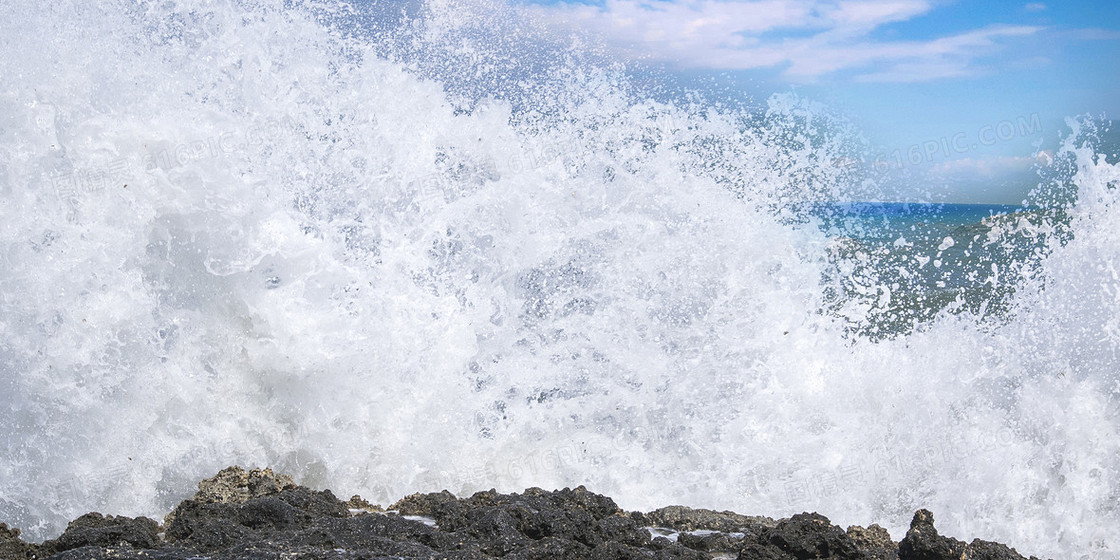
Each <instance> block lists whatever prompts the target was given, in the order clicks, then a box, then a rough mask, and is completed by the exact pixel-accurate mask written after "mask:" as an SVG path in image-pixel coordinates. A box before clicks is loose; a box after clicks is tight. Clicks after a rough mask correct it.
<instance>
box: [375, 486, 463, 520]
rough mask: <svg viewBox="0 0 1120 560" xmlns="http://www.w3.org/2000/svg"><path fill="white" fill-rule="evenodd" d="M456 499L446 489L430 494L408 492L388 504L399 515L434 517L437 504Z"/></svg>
mask: <svg viewBox="0 0 1120 560" xmlns="http://www.w3.org/2000/svg"><path fill="white" fill-rule="evenodd" d="M456 500H458V498H456V497H455V495H454V494H452V493H451V492H448V491H447V490H444V491H443V492H432V493H430V494H410V495H408V496H405V497H404V498H401V499H400V500H398V501H397V503H395V504H393V505H391V506H389V510H390V511H397V512H400V514H401V515H424V516H427V517H435V510H436V507H437V506H440V505H443V504H446V503H448V502H454V501H456Z"/></svg>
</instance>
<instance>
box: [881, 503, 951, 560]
mask: <svg viewBox="0 0 1120 560" xmlns="http://www.w3.org/2000/svg"><path fill="white" fill-rule="evenodd" d="M964 551H965V545H964V543H962V542H961V541H958V540H957V539H954V538H950V537H942V536H941V535H938V534H937V529H934V527H933V513H931V512H930V511H929V510H924V509H920V510H918V511H917V512H915V513H914V519H913V520H912V521H910V530H909V531H907V532H906V538H904V539H902V542H900V543H898V557H899V560H943V559H944V560H948V559H952V560H960V559H961V557H962V556H963V555H964Z"/></svg>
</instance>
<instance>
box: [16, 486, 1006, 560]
mask: <svg viewBox="0 0 1120 560" xmlns="http://www.w3.org/2000/svg"><path fill="white" fill-rule="evenodd" d="M379 509H380V508H379V506H374V505H371V504H369V503H368V502H366V501H365V500H363V499H361V498H360V497H358V496H355V497H353V498H351V499H350V500H349V501H346V502H343V501H341V500H339V499H337V498H336V497H335V496H334V494H332V493H331V492H330V491H329V490H324V491H315V490H311V489H309V488H305V487H302V486H296V485H295V484H294V483H292V480H291V479H290V478H288V477H285V476H281V475H276V474H275V473H273V472H272V471H270V470H268V469H265V470H252V471H244V470H242V469H240V468H236V467H231V468H229V469H225V470H223V471H222V472H220V473H218V476H216V477H214V478H211V479H208V480H205V481H203V482H202V483H200V484H199V491H198V493H197V494H195V496H194V497H193V498H191V499H189V500H186V501H184V502H182V503H181V504H179V505H178V506H177V507H176V508H175V510H174V511H173V512H172V513H171V514H169V515H168V516H167V518H166V520H165V522H164V525H163V526H162V527H160V526H159V525H157V524H156V522H155V521H152V520H151V519H147V518H144V517H139V518H135V519H133V518H128V517H111V516H110V517H105V516H102V515H101V514H99V513H90V514H86V515H83V516H82V517H80V518H78V519H76V520H74V521H73V522H72V523H70V525H69V526H68V527H67V528H66V531H65V532H64V533H63V534H62V535H61V536H59V537H58V538H57V539H54V540H51V541H47V542H44V543H43V544H41V545H34V544H28V543H25V542H23V541H22V540H20V538H19V531H18V530H13V529H9V528H8V527H7V526H6V525H3V524H0V560H3V559H20V560H24V559H31V558H51V559H53V560H84V559H110V558H112V559H141V558H146V559H161V560H187V559H198V558H207V559H210V560H257V559H260V560H264V559H269V560H271V559H280V558H285V559H288V558H293V559H307V560H311V559H336V558H337V559H344V558H345V559H357V558H362V559H381V558H417V559H419V558H424V559H428V558H445V559H460V560H482V559H486V558H506V559H509V560H519V559H529V558H533V559H538V558H540V559H603V560H606V559H634V560H638V559H697V560H699V559H705V558H740V559H743V560H802V559H811V558H812V559H818V558H819V559H834V560H896V559H897V560H912V559H913V560H918V559H921V560H927V559H930V560H962V559H965V560H1020V559H1022V556H1019V554H1018V553H1016V552H1015V551H1014V550H1012V549H1010V548H1008V547H1006V546H1004V545H1001V544H998V543H990V542H985V541H981V540H975V541H973V542H972V543H971V544H964V543H962V542H960V541H957V540H955V539H950V538H946V537H941V536H940V535H938V534H937V531H936V530H935V529H934V528H933V515H932V514H930V513H929V512H928V511H925V510H920V511H918V513H917V514H916V515H915V517H914V522H913V523H912V524H911V528H910V531H909V532H908V533H907V535H906V538H905V539H904V540H903V541H902V543H900V544H896V543H894V542H893V541H891V539H890V535H889V534H888V533H887V532H886V531H885V530H884V529H883V528H882V527H879V526H878V525H872V526H870V527H868V528H866V529H864V528H862V527H849V528H848V530H847V531H844V530H842V529H841V528H839V527H837V526H835V525H832V524H831V523H830V522H829V520H828V518H826V517H824V516H822V515H819V514H816V513H802V514H798V515H794V516H793V517H791V518H789V519H781V520H777V521H775V520H773V519H770V518H768V517H750V516H744V515H739V514H736V513H732V512H715V511H711V510H701V509H690V508H684V507H668V508H662V509H659V510H656V511H653V512H650V513H637V512H635V513H627V512H624V511H622V510H621V509H620V508H619V507H618V506H617V505H616V504H615V502H614V500H612V499H610V498H608V497H606V496H602V495H599V494H595V493H593V492H590V491H588V490H587V489H586V488H583V487H582V486H581V487H578V488H575V489H568V488H565V489H563V490H557V491H552V492H548V491H545V490H541V489H539V488H530V489H528V490H526V491H525V492H523V493H520V494H500V493H498V492H496V491H494V490H490V491H487V492H478V493H476V494H474V495H473V496H471V497H469V498H457V497H455V496H453V495H451V494H450V493H448V492H446V491H444V492H439V493H431V494H413V495H411V496H408V497H406V498H404V499H402V500H400V501H399V502H397V503H396V504H394V505H392V506H390V508H389V509H390V511H389V512H388V513H381V512H380V511H378V510H379ZM355 512H356V513H355ZM414 515H415V516H423V517H426V518H429V519H430V520H429V522H428V523H425V522H421V521H417V520H413V519H407V518H405V517H404V516H414ZM432 521H434V523H435V525H434V526H433V525H431V522H432ZM655 527H656V528H659V531H658V532H659V534H663V535H668V536H669V538H666V537H665V536H658V537H656V538H651V532H650V530H649V529H651V528H655ZM674 531H677V532H674Z"/></svg>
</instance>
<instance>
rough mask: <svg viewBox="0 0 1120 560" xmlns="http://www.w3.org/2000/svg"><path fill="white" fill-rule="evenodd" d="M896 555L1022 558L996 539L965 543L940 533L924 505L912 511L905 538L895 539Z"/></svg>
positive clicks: (911, 558)
mask: <svg viewBox="0 0 1120 560" xmlns="http://www.w3.org/2000/svg"><path fill="white" fill-rule="evenodd" d="M898 557H899V559H900V560H960V559H961V558H966V559H968V560H1026V559H1025V558H1023V556H1021V555H1020V554H1019V553H1018V552H1016V551H1015V549H1013V548H1009V547H1007V546H1005V545H1002V544H999V543H993V542H988V541H982V540H980V539H975V540H973V541H972V543H971V544H965V543H963V542H961V541H959V540H957V539H954V538H951V537H942V536H941V535H939V534H937V529H935V528H934V527H933V514H932V513H930V512H929V511H928V510H924V509H920V510H918V511H917V512H916V513H914V520H913V521H911V522H910V530H909V531H907V532H906V538H904V539H902V542H900V543H898ZM1031 558H1032V560H1033V559H1034V557H1033V556H1032V557H1031Z"/></svg>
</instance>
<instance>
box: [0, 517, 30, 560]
mask: <svg viewBox="0 0 1120 560" xmlns="http://www.w3.org/2000/svg"><path fill="white" fill-rule="evenodd" d="M38 548H39V547H37V546H35V545H32V544H28V543H25V542H23V540H22V539H20V538H19V529H9V528H8V525H7V524H6V523H0V558H5V559H7V558H11V559H12V560H17V559H19V560H22V559H24V558H33V557H34V556H35V554H36V552H37V551H38Z"/></svg>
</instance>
